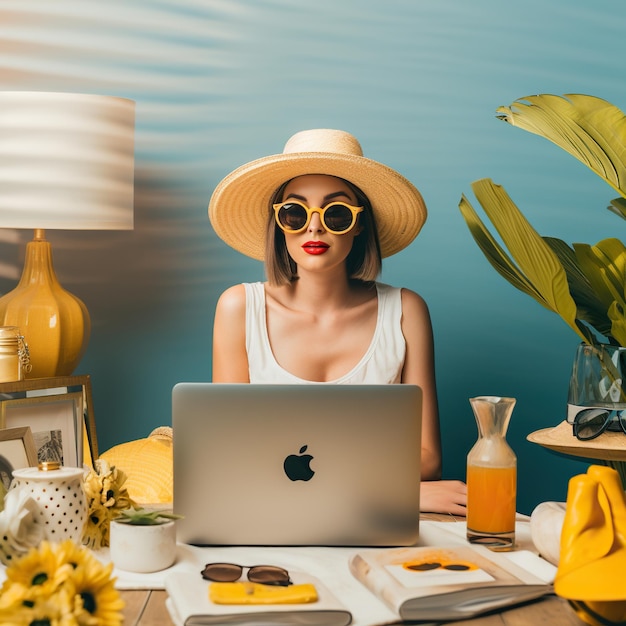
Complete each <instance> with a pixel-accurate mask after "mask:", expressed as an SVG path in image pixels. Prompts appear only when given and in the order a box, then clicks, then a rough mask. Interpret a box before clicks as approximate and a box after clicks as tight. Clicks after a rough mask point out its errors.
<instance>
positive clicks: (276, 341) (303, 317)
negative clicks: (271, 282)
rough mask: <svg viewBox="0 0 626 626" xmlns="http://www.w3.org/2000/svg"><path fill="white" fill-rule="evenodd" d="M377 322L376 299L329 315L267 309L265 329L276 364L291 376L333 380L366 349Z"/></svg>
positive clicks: (372, 337)
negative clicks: (355, 307) (352, 308)
mask: <svg viewBox="0 0 626 626" xmlns="http://www.w3.org/2000/svg"><path fill="white" fill-rule="evenodd" d="M377 323H378V306H377V303H376V300H374V301H373V302H371V303H367V305H364V306H361V307H358V308H357V309H354V310H346V311H341V312H337V313H335V314H332V315H324V314H315V313H303V312H298V311H288V310H271V309H270V310H268V312H267V331H268V338H269V342H270V347H271V350H272V353H273V355H274V358H275V359H276V361H277V362H278V364H279V365H280V366H281V367H282V368H283V369H285V370H287V371H288V372H290V373H291V374H293V375H294V376H297V377H298V378H303V379H305V380H312V381H319V382H324V381H332V380H336V379H338V378H341V377H342V376H345V375H346V374H348V373H349V372H350V371H352V370H353V369H354V368H355V367H356V366H357V365H358V364H359V362H360V361H361V360H362V359H363V357H364V356H365V355H366V353H367V352H368V351H369V349H370V347H371V345H372V342H373V340H374V336H375V333H376V327H377Z"/></svg>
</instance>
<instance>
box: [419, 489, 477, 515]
mask: <svg viewBox="0 0 626 626" xmlns="http://www.w3.org/2000/svg"><path fill="white" fill-rule="evenodd" d="M420 510H421V512H422V513H450V514H452V515H461V516H463V517H465V516H466V515H467V486H466V485H465V483H464V482H462V481H460V480H423V481H422V482H421V485H420Z"/></svg>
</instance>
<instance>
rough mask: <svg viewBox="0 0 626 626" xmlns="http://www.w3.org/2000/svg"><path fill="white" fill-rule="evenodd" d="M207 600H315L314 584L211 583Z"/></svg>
mask: <svg viewBox="0 0 626 626" xmlns="http://www.w3.org/2000/svg"><path fill="white" fill-rule="evenodd" d="M209 600H210V601H211V602H214V603H215V604H301V603H309V602H317V591H316V589H315V585H313V584H311V583H304V584H301V585H289V586H288V587H280V586H274V585H260V584H258V583H250V582H236V583H211V584H210V585H209Z"/></svg>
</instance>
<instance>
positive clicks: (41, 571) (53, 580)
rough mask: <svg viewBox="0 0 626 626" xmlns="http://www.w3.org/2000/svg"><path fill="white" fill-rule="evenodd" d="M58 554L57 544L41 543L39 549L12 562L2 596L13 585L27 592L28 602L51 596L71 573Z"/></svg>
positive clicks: (70, 568)
mask: <svg viewBox="0 0 626 626" xmlns="http://www.w3.org/2000/svg"><path fill="white" fill-rule="evenodd" d="M58 552H59V550H58V544H52V543H49V542H48V541H42V542H41V544H40V546H39V548H31V550H30V551H29V552H28V553H27V554H26V555H25V556H23V557H22V558H20V559H18V560H17V561H15V562H13V563H12V564H11V565H10V566H9V567H7V570H6V581H5V583H4V585H3V588H2V590H3V595H4V590H5V588H7V587H8V586H10V585H11V584H14V583H16V584H18V585H21V586H23V587H24V588H26V589H27V590H28V591H27V597H28V599H30V600H34V599H36V598H37V597H38V596H42V597H48V596H50V595H52V594H53V593H54V592H55V591H56V590H57V589H58V588H59V587H60V586H61V585H62V584H63V583H64V582H65V581H66V580H67V578H68V577H69V576H70V575H71V573H72V571H73V568H72V566H71V565H70V564H69V563H67V562H65V561H63V560H62V559H59V554H58Z"/></svg>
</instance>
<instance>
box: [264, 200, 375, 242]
mask: <svg viewBox="0 0 626 626" xmlns="http://www.w3.org/2000/svg"><path fill="white" fill-rule="evenodd" d="M362 210H363V207H362V206H351V205H350V204H346V203H345V202H331V203H330V204H327V205H326V206H325V207H323V208H312V207H309V206H307V205H306V204H304V203H303V202H299V201H298V200H287V201H286V202H281V203H279V204H275V205H274V217H275V218H276V223H277V224H278V226H279V227H280V228H281V229H282V230H283V231H284V232H286V233H291V234H296V233H301V232H302V231H303V230H305V229H306V228H307V226H308V225H309V223H310V222H311V217H312V216H313V213H319V215H320V219H321V220H322V225H323V226H324V228H325V229H326V230H327V231H328V232H329V233H332V234H333V235H343V234H344V233H347V232H348V231H349V230H351V229H352V228H353V227H354V225H355V224H356V219H357V215H358V214H359V213H360V212H361V211H362Z"/></svg>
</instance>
